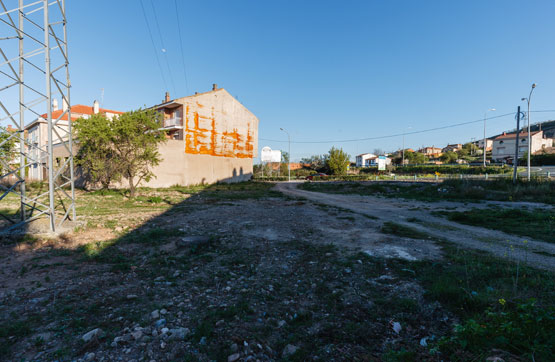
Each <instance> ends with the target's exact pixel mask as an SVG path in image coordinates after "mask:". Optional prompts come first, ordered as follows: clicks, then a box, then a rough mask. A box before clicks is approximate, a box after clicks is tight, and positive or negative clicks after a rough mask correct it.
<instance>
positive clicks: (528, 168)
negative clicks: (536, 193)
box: [521, 83, 536, 181]
mask: <svg viewBox="0 0 555 362" xmlns="http://www.w3.org/2000/svg"><path fill="white" fill-rule="evenodd" d="M534 88H536V83H534V84H532V89H530V94H529V95H528V98H522V99H521V100H522V101H526V103H528V113H526V118H527V119H528V160H527V163H526V165H527V169H526V176H527V178H528V181H530V153H532V143H531V142H530V99H531V98H532V92H533V91H534Z"/></svg>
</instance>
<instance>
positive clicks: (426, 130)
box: [259, 109, 555, 143]
mask: <svg viewBox="0 0 555 362" xmlns="http://www.w3.org/2000/svg"><path fill="white" fill-rule="evenodd" d="M530 112H538V113H540V112H542V113H548V112H555V110H549V109H547V110H540V111H530ZM513 114H515V112H510V113H505V114H501V115H499V116H493V117H489V118H486V120H489V119H496V118H502V117H507V116H510V115H513ZM483 121H484V118H481V119H478V120H475V121H468V122H461V123H455V124H451V125H448V126H441V127H435V128H428V129H424V130H421V131H412V132H404V133H396V134H391V135H386V136H376V137H366V138H354V139H347V140H330V141H291V143H347V142H360V141H371V140H379V139H385V138H394V137H401V136H403V135H405V136H407V135H411V134H419V133H426V132H432V131H439V130H442V129H447V128H453V127H459V126H464V125H467V124H472V123H479V122H483ZM259 140H262V141H268V142H281V143H283V142H289V141H287V140H284V141H282V140H273V139H268V138H259Z"/></svg>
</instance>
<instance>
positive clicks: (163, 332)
mask: <svg viewBox="0 0 555 362" xmlns="http://www.w3.org/2000/svg"><path fill="white" fill-rule="evenodd" d="M169 331H170V329H169V328H167V327H164V328H162V329H161V330H160V333H162V334H166V333H168V332H169Z"/></svg>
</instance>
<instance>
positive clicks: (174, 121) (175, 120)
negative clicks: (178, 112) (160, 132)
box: [163, 117, 183, 129]
mask: <svg viewBox="0 0 555 362" xmlns="http://www.w3.org/2000/svg"><path fill="white" fill-rule="evenodd" d="M181 121H182V118H181V117H172V118H167V119H164V122H163V125H164V129H183V123H182V122H181Z"/></svg>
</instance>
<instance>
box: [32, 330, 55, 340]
mask: <svg viewBox="0 0 555 362" xmlns="http://www.w3.org/2000/svg"><path fill="white" fill-rule="evenodd" d="M34 339H35V340H42V341H43V342H49V341H50V340H51V339H52V333H51V332H44V333H39V334H36V335H35V338H34Z"/></svg>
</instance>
